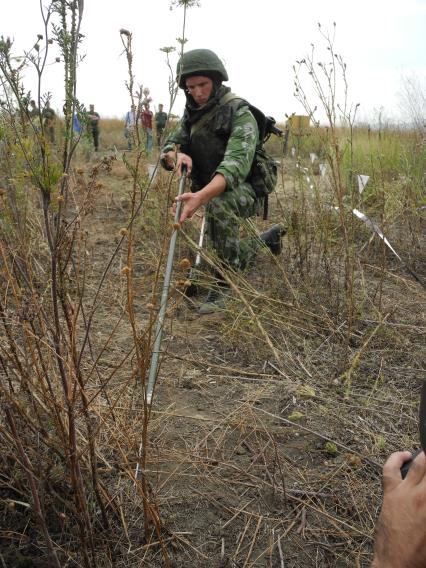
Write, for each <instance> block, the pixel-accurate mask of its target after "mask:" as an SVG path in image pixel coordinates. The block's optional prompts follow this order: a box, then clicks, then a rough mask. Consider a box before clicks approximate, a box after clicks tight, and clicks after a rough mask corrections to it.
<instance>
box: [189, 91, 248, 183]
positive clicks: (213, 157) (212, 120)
mask: <svg viewBox="0 0 426 568" xmlns="http://www.w3.org/2000/svg"><path fill="white" fill-rule="evenodd" d="M225 96H226V95H225ZM242 106H247V103H246V101H243V100H241V99H233V100H231V101H229V102H227V103H226V104H219V105H217V106H216V107H214V108H213V109H212V110H210V111H209V112H207V113H206V114H205V115H204V116H202V117H201V118H200V119H199V120H198V121H197V122H195V123H194V124H193V125H192V127H190V142H189V145H188V146H186V145H185V149H184V151H185V152H186V153H188V154H189V155H190V156H191V158H192V172H191V178H192V191H199V190H200V189H202V188H203V187H204V186H205V185H207V184H208V183H209V182H210V181H211V179H212V176H213V174H214V172H215V171H216V169H217V167H218V166H219V164H220V163H221V162H222V160H223V156H224V154H225V150H226V146H227V144H228V140H229V137H230V135H231V129H232V119H233V116H234V114H235V112H236V111H237V109H239V108H240V107H242Z"/></svg>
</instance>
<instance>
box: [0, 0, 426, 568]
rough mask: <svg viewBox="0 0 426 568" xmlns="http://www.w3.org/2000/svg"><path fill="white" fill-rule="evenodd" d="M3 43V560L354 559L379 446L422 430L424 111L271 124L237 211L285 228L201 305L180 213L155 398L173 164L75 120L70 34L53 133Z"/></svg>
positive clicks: (401, 443)
mask: <svg viewBox="0 0 426 568" xmlns="http://www.w3.org/2000/svg"><path fill="white" fill-rule="evenodd" d="M57 4H58V5H61V3H60V2H57ZM63 9H64V10H65V9H66V4H63ZM74 10H76V8H75V6H74ZM73 22H74V23H73V26H74V28H71V31H70V34H71V36H70V37H71V38H73V37H74V38H75V37H78V18H75V19H74V20H73ZM127 33H128V32H127ZM73 34H74V35H73ZM124 35H125V36H126V34H124ZM123 43H124V46H125V49H126V50H130V47H131V46H130V43H131V36H130V35H129V36H126V37H125V38H124V39H123ZM0 47H1V49H0V55H1V57H0V63H1V66H0V71H1V73H2V78H3V85H4V84H7V89H6V91H5V97H6V103H5V104H3V105H2V107H1V110H0V404H1V414H0V440H1V445H2V452H1V454H0V499H1V504H2V512H1V515H2V522H1V526H0V561H1V565H2V567H4V568H15V567H21V568H22V567H24V566H35V567H40V568H41V567H46V566H49V567H50V566H55V567H60V566H69V567H84V568H89V567H90V568H94V567H97V568H107V567H108V568H109V567H116V568H119V567H123V568H124V567H126V568H127V567H133V566H134V567H141V568H142V567H150V568H156V567H158V568H159V567H163V566H164V567H172V566H174V567H178V568H184V567H191V568H194V567H200V568H201V567H209V568H210V567H211V568H214V567H217V568H219V567H222V568H225V567H229V568H231V567H233V568H239V567H241V568H249V567H265V568H267V567H271V568H282V567H284V566H285V567H286V568H292V567H294V568H311V567H314V566H315V567H321V568H324V567H330V568H331V567H339V568H340V567H342V568H343V567H348V568H349V567H351V568H352V567H360V568H361V567H362V568H364V567H365V568H367V567H368V566H369V565H370V563H371V558H372V545H373V538H374V525H375V521H376V519H377V515H378V512H379V509H380V504H381V497H382V495H381V468H382V465H383V462H384V461H385V459H386V457H387V456H388V455H389V454H390V453H391V452H392V451H394V450H397V449H406V448H408V449H413V448H415V447H417V446H418V418H417V407H418V399H419V391H420V385H421V380H422V378H423V376H424V362H425V335H426V319H425V318H426V316H425V311H424V302H425V288H424V286H425V280H426V263H425V260H426V255H425V222H426V220H425V186H426V178H425V171H426V142H425V137H424V133H423V132H421V131H414V130H410V131H408V130H397V129H390V128H387V129H382V130H370V129H361V128H359V129H357V128H356V127H355V126H354V125H353V124H351V122H350V116H349V117H347V118H348V119H349V127H348V126H346V127H340V126H337V125H336V124H335V123H334V122H333V121H331V123H330V125H329V126H328V127H327V128H320V127H319V126H318V127H310V128H308V129H306V130H305V131H303V132H302V131H292V132H291V133H290V136H289V139H288V141H287V147H286V148H284V147H283V144H282V142H279V141H277V140H275V141H273V140H270V141H269V142H268V143H267V144H268V149H269V151H270V152H271V153H273V154H274V156H275V157H276V159H277V160H278V161H279V163H280V168H279V182H278V185H277V188H276V191H275V192H274V193H273V194H271V196H270V199H269V219H268V220H267V221H264V220H262V219H261V218H260V217H259V218H254V219H252V220H251V221H250V222H244V223H242V226H241V231H242V232H246V233H247V232H260V231H262V230H264V229H265V227H268V226H269V225H271V224H273V223H275V222H283V223H285V224H286V226H287V234H286V236H285V237H284V241H283V245H284V246H283V251H282V253H281V254H280V255H279V256H272V255H271V254H270V252H269V251H268V249H266V248H261V249H260V250H259V254H258V256H257V259H256V261H255V262H254V263H253V264H252V265H251V266H250V267H249V268H248V269H247V270H246V271H245V272H243V273H234V272H231V271H227V272H226V273H225V275H224V276H225V278H226V280H227V281H228V283H229V284H230V288H231V293H230V294H229V297H228V298H227V301H226V307H225V309H224V310H220V311H218V312H216V313H214V314H211V315H207V316H200V315H199V314H198V312H197V307H198V305H199V303H200V300H201V299H202V298H203V297H204V295H205V294H206V293H207V290H208V289H209V287H210V286H211V285H212V282H213V277H212V268H214V267H215V266H217V262H216V259H215V257H214V254H213V253H212V252H211V250H210V249H209V247H208V246H206V247H204V248H203V249H202V250H201V251H200V250H199V249H198V247H197V244H196V243H197V241H198V231H199V227H198V226H199V222H200V219H199V218H197V219H195V221H194V222H191V223H189V222H188V223H185V224H184V226H182V227H181V228H180V229H179V230H178V234H177V248H176V252H175V257H174V271H173V276H172V283H171V287H170V293H169V300H168V305H167V312H166V316H165V320H164V338H163V342H162V345H161V354H160V366H159V369H158V373H157V382H156V387H155V391H154V396H153V400H152V405H150V404H148V401H147V375H148V371H149V367H150V361H151V357H152V352H153V343H154V340H155V334H156V325H157V319H158V309H159V306H160V297H161V291H162V284H163V277H164V269H165V264H166V257H167V252H168V248H169V243H170V239H171V236H172V234H173V233H174V231H176V228H174V227H173V220H172V218H171V216H170V211H169V209H170V205H171V203H172V202H173V198H174V195H175V194H176V191H177V184H178V180H177V178H176V176H175V175H174V174H171V173H168V172H165V171H163V170H161V169H160V168H159V167H158V164H157V161H156V160H157V156H158V149H157V148H155V149H154V152H153V154H152V155H151V156H147V155H146V152H145V150H144V143H143V135H142V132H139V131H138V130H137V129H136V131H135V133H134V148H135V149H134V150H132V151H126V150H125V148H126V146H127V143H126V141H125V139H124V138H123V125H122V123H121V122H120V121H113V120H109V121H107V120H104V121H102V122H101V138H100V139H101V147H100V151H99V152H97V153H95V152H94V151H93V149H92V148H91V145H90V141H89V139H85V138H83V139H79V138H78V137H76V136H75V134H73V132H72V112H73V109H75V108H76V102H75V98H74V95H73V72H72V69H73V65H72V58H73V57H74V58H75V57H76V49H75V45H74V44H73V43H72V42H71V43H70V44H66V45H64V49H65V50H68V51H66V53H68V56H69V58H71V59H69V61H71V63H70V66H69V68H68V73H69V74H68V75H67V76H66V79H67V80H66V83H65V84H66V87H67V89H68V91H67V95H68V96H67V99H66V100H67V103H66V105H65V107H64V108H65V117H64V120H63V121H61V122H59V121H58V122H57V125H56V128H57V132H56V142H55V144H52V143H51V142H49V140H48V137H47V132H46V130H45V126H44V125H43V121H41V120H39V118H41V117H36V118H34V116H31V115H29V113H28V110H27V102H28V101H26V100H25V98H23V96H22V91H21V90H20V89H19V84H20V83H19V80H20V79H19V73H15V74H14V73H12V72H11V69H10V68H9V67H8V62H9V63H10V61H11V59H10V50H11V45H8V44H7V42H6V41H5V40H3V39H2V43H1V45H0ZM129 53H130V51H127V54H128V55H129ZM128 60H129V65H131V58H128ZM74 64H75V60H74ZM131 92H133V89H131ZM74 94H75V93H74ZM39 106H40V105H39ZM359 175H366V176H367V175H368V176H369V180H368V183H367V184H366V185H365V188H364V189H363V191H360V186H359V178H358V176H359ZM354 210H356V211H358V212H361V213H363V214H364V215H365V216H366V218H367V222H365V219H364V220H363V219H362V218H360V217H359V216H357V215H356V214H354ZM383 237H386V241H385V239H384V238H383ZM389 245H390V246H391V247H392V248H389ZM197 252H200V253H201V257H202V263H201V266H200V268H199V269H198V270H197V272H196V277H197V282H198V288H199V290H198V292H199V294H198V296H191V297H187V296H186V294H185V282H186V280H187V277H188V268H187V267H188V259H189V260H190V261H191V262H192V261H193V259H194V257H195V255H196V253H197Z"/></svg>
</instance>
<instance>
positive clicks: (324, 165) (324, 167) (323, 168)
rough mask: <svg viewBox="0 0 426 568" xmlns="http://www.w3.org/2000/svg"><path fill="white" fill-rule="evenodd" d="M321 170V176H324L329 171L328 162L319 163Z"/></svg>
mask: <svg viewBox="0 0 426 568" xmlns="http://www.w3.org/2000/svg"><path fill="white" fill-rule="evenodd" d="M319 171H320V174H321V177H324V176H325V173H326V171H327V164H320V165H319Z"/></svg>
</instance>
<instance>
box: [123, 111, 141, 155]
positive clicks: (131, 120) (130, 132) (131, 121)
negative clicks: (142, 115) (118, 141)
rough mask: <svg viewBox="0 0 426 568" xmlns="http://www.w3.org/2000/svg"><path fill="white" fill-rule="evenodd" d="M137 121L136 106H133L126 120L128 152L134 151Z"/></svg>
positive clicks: (127, 113)
mask: <svg viewBox="0 0 426 568" xmlns="http://www.w3.org/2000/svg"><path fill="white" fill-rule="evenodd" d="M137 120H138V116H137V114H136V106H135V105H132V106H131V107H130V110H129V111H127V112H126V118H125V119H124V137H125V138H126V140H127V149H128V150H132V148H133V139H134V133H135V128H136V122H137Z"/></svg>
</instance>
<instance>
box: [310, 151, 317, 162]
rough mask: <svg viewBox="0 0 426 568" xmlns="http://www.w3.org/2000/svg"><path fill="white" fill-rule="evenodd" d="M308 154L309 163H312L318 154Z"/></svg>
mask: <svg viewBox="0 0 426 568" xmlns="http://www.w3.org/2000/svg"><path fill="white" fill-rule="evenodd" d="M309 156H310V157H311V163H312V164H313V163H314V162H315V160H316V159H317V157H318V156H317V155H316V154H314V153H312V154H309Z"/></svg>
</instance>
